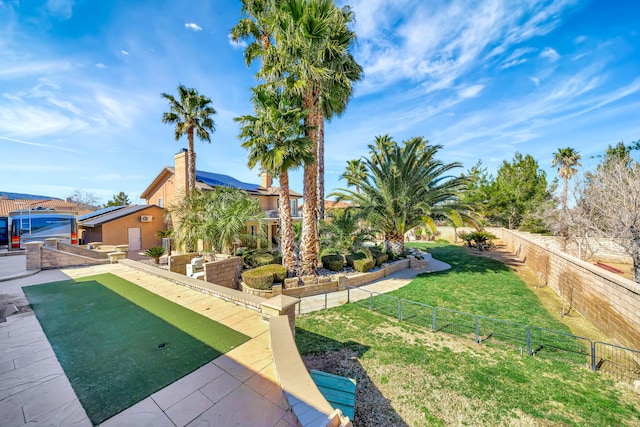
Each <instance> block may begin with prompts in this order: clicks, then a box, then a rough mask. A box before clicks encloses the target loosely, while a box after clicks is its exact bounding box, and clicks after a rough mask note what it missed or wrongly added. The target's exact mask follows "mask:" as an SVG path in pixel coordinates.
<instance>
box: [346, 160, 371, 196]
mask: <svg viewBox="0 0 640 427" xmlns="http://www.w3.org/2000/svg"><path fill="white" fill-rule="evenodd" d="M366 176H367V169H366V167H365V165H364V163H363V162H362V160H361V159H354V160H347V168H346V169H345V170H344V173H343V174H342V175H340V179H346V180H347V185H349V186H352V185H354V186H355V187H356V193H358V194H360V182H361V181H362V180H363V179H364V178H366Z"/></svg>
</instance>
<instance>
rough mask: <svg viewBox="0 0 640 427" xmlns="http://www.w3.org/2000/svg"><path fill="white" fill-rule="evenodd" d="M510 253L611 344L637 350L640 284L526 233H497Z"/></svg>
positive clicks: (639, 325)
mask: <svg viewBox="0 0 640 427" xmlns="http://www.w3.org/2000/svg"><path fill="white" fill-rule="evenodd" d="M497 235H498V236H500V237H501V239H502V241H503V242H504V243H505V245H506V247H507V249H508V250H510V251H511V252H513V253H514V254H515V255H516V256H517V257H518V258H519V259H520V260H522V261H523V262H524V263H525V264H526V265H527V266H528V267H529V268H531V269H532V270H533V271H535V272H536V273H538V275H539V276H540V277H541V279H542V280H544V281H545V283H546V284H547V285H548V286H549V287H551V288H552V289H553V290H554V291H555V292H556V293H557V294H558V295H559V296H560V297H563V296H564V300H565V301H566V302H568V303H570V304H571V306H572V307H573V308H574V309H576V310H577V311H578V312H579V313H580V314H582V315H583V316H584V317H585V318H587V319H588V320H589V321H591V322H592V323H593V324H594V325H595V326H596V327H597V328H598V329H600V330H601V331H602V332H603V333H604V334H605V335H607V336H608V337H609V338H610V339H611V340H612V341H613V342H614V343H616V344H618V345H621V346H625V347H630V348H633V349H640V284H638V283H636V282H633V281H631V280H628V279H625V278H624V277H621V276H618V275H616V274H613V273H610V272H608V271H606V270H604V269H602V268H600V267H597V266H595V265H592V264H590V263H588V262H585V261H581V260H580V259H578V258H576V257H574V256H572V255H569V254H566V253H564V252H560V251H558V250H555V249H550V248H547V247H545V246H543V245H542V244H541V243H539V242H536V241H535V240H536V239H535V237H534V236H532V235H530V234H529V233H524V232H520V231H515V230H507V229H504V228H503V229H500V230H499V234H497Z"/></svg>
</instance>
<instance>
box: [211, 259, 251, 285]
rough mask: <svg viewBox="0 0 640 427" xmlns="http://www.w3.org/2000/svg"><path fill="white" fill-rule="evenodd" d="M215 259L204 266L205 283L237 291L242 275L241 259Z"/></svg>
mask: <svg viewBox="0 0 640 427" xmlns="http://www.w3.org/2000/svg"><path fill="white" fill-rule="evenodd" d="M216 258H217V259H216V260H215V261H212V262H207V263H205V264H204V280H205V282H210V283H215V284H217V285H220V286H225V287H227V288H231V289H238V287H239V285H240V274H241V273H242V257H239V256H233V257H225V258H220V259H218V258H219V257H216Z"/></svg>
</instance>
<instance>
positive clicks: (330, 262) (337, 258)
mask: <svg viewBox="0 0 640 427" xmlns="http://www.w3.org/2000/svg"><path fill="white" fill-rule="evenodd" d="M321 259H322V265H323V267H324V268H326V269H327V270H331V271H340V270H342V267H343V266H344V258H342V255H325V256H323V257H322V258H321Z"/></svg>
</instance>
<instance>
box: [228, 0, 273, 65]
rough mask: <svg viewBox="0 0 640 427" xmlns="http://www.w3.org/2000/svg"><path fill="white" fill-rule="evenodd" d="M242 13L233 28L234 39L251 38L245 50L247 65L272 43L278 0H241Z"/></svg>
mask: <svg viewBox="0 0 640 427" xmlns="http://www.w3.org/2000/svg"><path fill="white" fill-rule="evenodd" d="M241 1H242V15H243V17H242V18H240V20H239V21H238V23H237V24H236V25H235V26H234V27H233V28H232V29H231V39H232V40H233V41H239V40H249V43H248V44H247V47H246V48H245V50H244V60H245V63H246V64H247V66H250V65H251V64H252V63H253V61H254V60H255V59H256V58H257V57H259V56H260V55H262V54H263V52H264V51H265V50H266V49H267V48H268V47H269V46H270V45H271V30H270V26H271V25H272V20H273V18H274V14H273V11H274V9H277V7H278V4H279V3H280V2H279V1H278V0H241Z"/></svg>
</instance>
